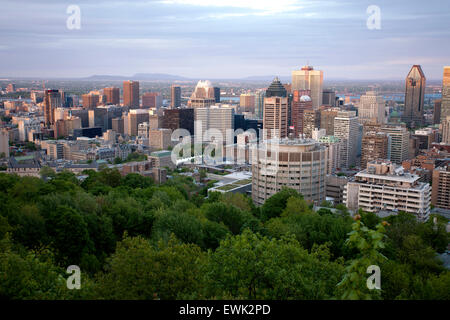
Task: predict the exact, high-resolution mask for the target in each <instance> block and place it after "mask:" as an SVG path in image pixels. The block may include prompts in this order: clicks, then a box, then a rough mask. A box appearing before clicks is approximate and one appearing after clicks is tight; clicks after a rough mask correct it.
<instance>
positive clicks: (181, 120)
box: [161, 108, 194, 135]
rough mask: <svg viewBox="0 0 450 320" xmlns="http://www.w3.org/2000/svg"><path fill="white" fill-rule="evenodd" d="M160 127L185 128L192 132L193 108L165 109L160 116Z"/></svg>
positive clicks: (173, 129)
mask: <svg viewBox="0 0 450 320" xmlns="http://www.w3.org/2000/svg"><path fill="white" fill-rule="evenodd" d="M161 122H162V127H163V128H166V129H172V131H175V130H177V129H185V130H187V131H188V132H189V133H190V134H191V135H193V134H194V109H192V108H186V109H181V108H178V109H167V110H164V115H163V117H162V121H161Z"/></svg>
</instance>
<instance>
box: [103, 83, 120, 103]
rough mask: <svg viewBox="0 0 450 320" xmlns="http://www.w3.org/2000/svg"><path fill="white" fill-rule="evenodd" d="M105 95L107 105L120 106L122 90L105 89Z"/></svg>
mask: <svg viewBox="0 0 450 320" xmlns="http://www.w3.org/2000/svg"><path fill="white" fill-rule="evenodd" d="M103 94H104V95H105V96H106V104H116V105H119V104H120V89H119V88H115V87H110V88H105V89H103Z"/></svg>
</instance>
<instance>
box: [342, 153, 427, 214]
mask: <svg viewBox="0 0 450 320" xmlns="http://www.w3.org/2000/svg"><path fill="white" fill-rule="evenodd" d="M419 179H420V177H419V176H418V175H415V174H410V173H405V172H404V169H403V167H402V166H399V165H396V164H394V163H392V162H390V161H372V162H370V163H368V165H367V169H366V170H363V171H361V172H359V173H358V174H356V176H355V180H354V181H351V182H348V183H347V186H346V187H345V189H344V204H345V205H346V206H347V207H348V208H349V209H350V210H352V211H357V210H359V209H362V210H364V211H366V212H373V213H379V212H391V213H394V214H395V213H398V212H400V211H403V212H408V213H412V214H415V215H417V218H418V219H419V220H427V219H428V217H429V214H430V206H431V187H430V185H429V184H428V183H423V182H419Z"/></svg>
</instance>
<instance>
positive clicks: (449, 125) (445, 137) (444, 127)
mask: <svg viewBox="0 0 450 320" xmlns="http://www.w3.org/2000/svg"><path fill="white" fill-rule="evenodd" d="M441 135H442V142H443V143H445V144H450V116H447V118H446V119H445V120H443V121H442V123H441Z"/></svg>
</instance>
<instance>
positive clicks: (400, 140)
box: [381, 125, 410, 164]
mask: <svg viewBox="0 0 450 320" xmlns="http://www.w3.org/2000/svg"><path fill="white" fill-rule="evenodd" d="M381 131H382V132H385V133H387V134H389V135H390V137H391V158H390V160H391V161H392V162H395V163H397V164H401V163H402V162H403V161H405V160H408V158H409V150H408V149H409V136H410V134H409V131H408V129H406V128H405V127H402V126H395V125H386V126H384V127H382V128H381Z"/></svg>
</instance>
